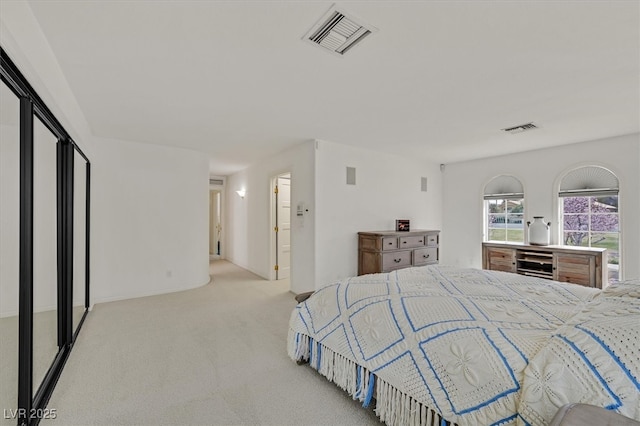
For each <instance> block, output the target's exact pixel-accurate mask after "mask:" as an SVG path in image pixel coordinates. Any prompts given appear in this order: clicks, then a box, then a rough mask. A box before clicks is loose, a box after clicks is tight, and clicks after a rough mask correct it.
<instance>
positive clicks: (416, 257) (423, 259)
mask: <svg viewBox="0 0 640 426" xmlns="http://www.w3.org/2000/svg"><path fill="white" fill-rule="evenodd" d="M437 262H438V248H437V247H429V248H423V249H415V250H414V251H413V266H420V265H426V264H428V263H437Z"/></svg>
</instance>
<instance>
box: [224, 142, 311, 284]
mask: <svg viewBox="0 0 640 426" xmlns="http://www.w3.org/2000/svg"><path fill="white" fill-rule="evenodd" d="M285 172H291V206H292V208H291V210H292V217H291V275H290V282H291V291H292V292H294V293H302V292H305V291H310V290H313V289H314V284H313V278H314V265H315V257H314V256H315V253H314V238H315V235H314V217H315V212H314V204H313V203H314V191H315V188H314V145H313V142H308V143H304V144H301V145H298V146H296V147H294V148H291V149H289V150H286V151H284V152H281V153H279V154H277V155H275V156H273V157H271V158H267V159H264V160H262V161H260V163H258V164H255V165H253V166H251V167H248V168H247V169H245V170H242V171H240V172H238V173H235V174H233V175H231V176H229V177H228V178H227V181H226V185H225V190H226V202H225V204H226V205H225V206H224V209H225V216H226V220H225V226H226V232H225V230H224V229H223V231H222V232H223V239H224V241H223V247H226V249H224V253H225V257H226V259H227V260H229V261H231V262H233V263H235V264H236V265H238V266H240V267H242V268H245V269H247V270H249V271H251V272H253V273H255V274H257V275H259V276H261V277H263V278H265V279H269V278H270V275H271V270H272V268H273V265H272V263H271V255H270V253H271V250H270V244H271V233H272V225H271V208H272V193H271V181H272V179H273V178H274V177H275V176H276V175H278V174H281V173H285ZM240 189H244V190H246V194H245V196H244V198H240V196H239V195H238V194H237V193H236V191H237V190H240ZM298 205H304V206H306V208H307V209H308V210H309V211H308V212H307V213H305V214H304V215H303V216H300V217H298V216H296V215H295V211H296V206H298Z"/></svg>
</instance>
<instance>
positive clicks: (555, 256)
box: [482, 242, 607, 288]
mask: <svg viewBox="0 0 640 426" xmlns="http://www.w3.org/2000/svg"><path fill="white" fill-rule="evenodd" d="M482 267H483V268H484V269H492V270H495V271H506V272H514V273H517V274H521V275H530V276H534V277H540V278H547V279H550V280H556V281H562V282H568V283H573V284H581V285H584V286H587V287H596V288H602V283H606V282H607V249H603V248H593V247H592V248H590V247H574V246H532V245H525V244H519V243H491V242H487V243H482Z"/></svg>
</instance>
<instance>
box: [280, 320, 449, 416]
mask: <svg viewBox="0 0 640 426" xmlns="http://www.w3.org/2000/svg"><path fill="white" fill-rule="evenodd" d="M287 352H288V355H289V357H291V359H293V360H294V361H297V362H300V361H305V362H308V363H309V365H310V366H311V367H312V368H314V369H315V370H317V371H318V372H319V373H320V374H322V375H323V376H325V377H326V378H327V380H329V381H331V382H333V383H335V384H336V385H337V386H338V387H340V388H341V389H342V390H344V391H346V392H347V393H348V394H349V395H350V396H351V397H353V399H355V400H358V401H360V402H362V406H363V407H369V406H371V405H375V408H374V411H375V413H376V415H377V416H378V417H379V418H380V420H382V421H383V422H384V423H385V424H387V425H389V426H455V424H454V423H450V422H448V421H446V420H444V419H443V418H442V416H440V414H438V413H437V412H436V411H434V410H433V409H431V408H429V407H427V406H426V405H424V404H422V403H420V402H418V401H416V400H415V399H413V398H412V397H411V396H409V395H407V394H405V393H403V392H401V391H399V390H398V389H397V388H395V387H394V386H392V385H390V384H389V383H387V382H385V381H384V380H382V379H380V378H379V377H377V376H376V375H375V374H374V373H373V372H371V371H368V370H367V369H366V368H364V367H363V366H361V365H358V364H357V363H356V362H354V361H352V360H350V359H348V358H346V357H344V356H342V355H340V354H338V353H336V352H334V351H333V350H331V349H329V348H327V347H326V346H324V345H323V344H322V343H320V342H317V341H315V340H314V339H312V338H311V337H309V336H307V335H305V334H302V333H297V332H295V331H293V330H291V329H290V330H289V336H288V345H287Z"/></svg>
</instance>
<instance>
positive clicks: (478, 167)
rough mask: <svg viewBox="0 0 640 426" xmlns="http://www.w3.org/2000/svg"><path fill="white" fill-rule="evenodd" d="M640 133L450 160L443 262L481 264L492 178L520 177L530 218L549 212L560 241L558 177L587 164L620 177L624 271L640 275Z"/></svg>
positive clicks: (554, 235)
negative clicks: (486, 194) (486, 197)
mask: <svg viewBox="0 0 640 426" xmlns="http://www.w3.org/2000/svg"><path fill="white" fill-rule="evenodd" d="M639 159H640V134H638V133H636V134H632V135H626V136H619V137H614V138H607V139H601V140H595V141H589V142H583V143H577V144H571V145H564V146H560V147H554V148H548V149H541V150H536V151H530V152H525V153H519V154H512V155H505V156H500V157H492V158H487V159H482V160H474V161H467V162H460V163H452V164H447V166H446V170H445V173H444V224H443V226H444V227H443V232H444V233H445V234H446V236H447V238H446V242H447V249H446V250H444V251H441V259H442V263H448V264H452V265H457V266H463V267H476V268H480V267H482V241H483V200H482V195H483V190H484V185H485V184H486V183H487V182H488V181H489V180H491V179H492V178H493V177H495V176H498V175H501V174H508V175H513V176H515V177H517V178H518V179H520V181H521V182H522V184H523V186H524V191H525V219H526V220H531V218H532V217H533V216H534V215H535V216H544V217H545V219H546V220H549V221H551V222H552V238H553V240H552V243H557V242H558V232H559V231H558V230H559V225H560V224H559V212H558V205H557V190H558V183H559V178H560V177H561V176H562V175H563V174H564V173H566V172H568V171H569V170H571V169H573V168H576V167H579V166H585V165H591V164H594V165H601V166H603V167H606V168H608V169H610V170H611V171H613V172H614V173H615V174H616V175H617V176H618V178H619V180H620V224H621V228H622V236H621V246H622V259H621V260H622V262H621V263H622V272H623V274H624V278H627V279H628V278H635V277H640V221H638V216H639V214H640V163H639Z"/></svg>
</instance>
